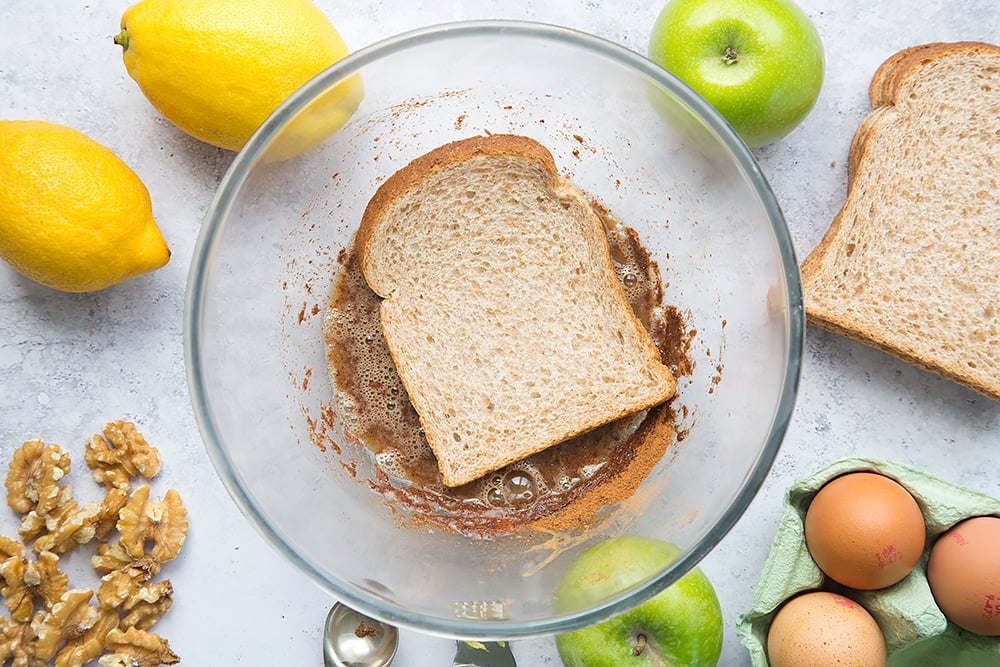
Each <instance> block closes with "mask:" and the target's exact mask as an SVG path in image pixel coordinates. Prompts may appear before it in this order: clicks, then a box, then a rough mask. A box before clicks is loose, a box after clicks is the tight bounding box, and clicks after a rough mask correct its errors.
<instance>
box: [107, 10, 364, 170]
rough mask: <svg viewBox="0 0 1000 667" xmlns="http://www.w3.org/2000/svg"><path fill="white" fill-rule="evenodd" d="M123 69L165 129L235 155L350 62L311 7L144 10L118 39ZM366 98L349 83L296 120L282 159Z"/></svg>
mask: <svg viewBox="0 0 1000 667" xmlns="http://www.w3.org/2000/svg"><path fill="white" fill-rule="evenodd" d="M114 41H115V43H116V44H119V45H120V46H121V47H122V49H123V53H122V58H123V60H124V62H125V68H126V70H128V73H129V76H131V77H132V78H133V79H134V80H135V81H136V83H137V84H138V85H139V88H140V89H141V90H142V92H143V94H144V95H145V96H146V98H147V99H148V100H149V101H150V103H152V105H153V106H154V107H156V109H157V110H158V111H159V112H160V113H161V114H163V115H164V116H165V117H166V118H167V120H169V121H170V122H171V123H173V124H174V125H176V126H177V127H179V128H180V129H181V130H183V131H184V132H186V133H188V134H190V135H191V136H193V137H195V138H197V139H200V140H201V141H204V142H207V143H209V144H212V145H213V146H218V147H220V148H225V149H228V150H232V151H237V150H239V149H240V148H242V147H243V145H244V144H245V143H246V141H247V139H249V138H250V135H251V134H253V132H254V131H255V130H256V129H257V128H258V127H259V126H260V124H261V123H262V122H263V121H264V120H265V119H266V118H267V117H268V116H269V115H270V114H271V112H273V111H274V110H275V108H277V106H278V105H279V104H280V103H281V102H283V101H284V100H285V99H286V98H287V97H288V96H289V95H291V93H293V92H294V91H295V90H296V89H297V88H299V87H300V86H301V85H302V84H304V83H305V82H306V81H308V80H309V79H311V78H312V77H313V76H315V75H316V74H318V73H319V72H321V71H322V70H324V69H326V68H327V67H328V66H330V65H332V64H333V63H335V62H336V61H338V60H340V59H341V58H343V57H344V56H346V55H347V54H348V49H347V47H346V46H345V45H344V42H343V40H342V39H341V37H340V35H339V34H338V33H337V30H336V29H335V28H334V27H333V25H332V24H331V23H330V21H329V20H328V19H327V17H326V16H325V15H324V14H323V13H322V12H321V11H320V10H319V8H317V7H316V6H315V5H314V4H312V3H311V2H309V0H141V1H140V2H138V3H136V4H134V5H132V6H131V7H129V8H128V9H127V10H125V13H124V14H123V15H122V20H121V32H120V33H119V34H118V35H117V36H116V37H115V39H114ZM361 95H362V90H361V85H360V80H359V79H357V77H356V76H355V77H353V78H349V79H346V80H345V81H343V82H341V83H340V84H339V85H338V86H336V87H335V88H333V89H331V92H330V93H328V94H326V95H324V96H323V99H322V100H321V103H318V104H315V105H313V107H312V110H311V111H310V110H309V109H307V110H306V111H307V113H304V114H300V117H299V118H297V119H295V120H296V122H297V123H298V128H297V129H296V128H293V130H292V131H291V132H290V133H289V134H288V135H286V136H285V137H284V139H285V140H286V141H287V142H288V143H289V145H288V146H285V147H283V148H282V151H283V153H285V155H282V156H281V157H287V156H289V155H291V154H294V153H297V152H300V151H302V150H305V149H306V148H309V147H311V146H312V145H314V144H316V143H318V142H319V141H320V140H322V139H323V138H324V137H326V136H327V135H329V134H330V133H331V132H332V131H333V130H336V129H337V128H338V127H340V125H342V124H343V123H344V122H345V121H346V120H347V118H348V117H349V116H350V115H351V113H353V111H354V109H355V108H356V107H357V105H358V104H359V102H360V99H361Z"/></svg>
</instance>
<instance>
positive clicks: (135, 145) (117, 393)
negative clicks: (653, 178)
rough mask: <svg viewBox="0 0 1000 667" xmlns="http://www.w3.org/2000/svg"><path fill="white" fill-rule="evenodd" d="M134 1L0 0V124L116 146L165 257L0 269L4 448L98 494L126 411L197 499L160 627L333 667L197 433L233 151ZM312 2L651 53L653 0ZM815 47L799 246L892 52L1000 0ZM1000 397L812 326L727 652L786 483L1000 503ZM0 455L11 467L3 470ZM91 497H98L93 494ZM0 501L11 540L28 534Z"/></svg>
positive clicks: (839, 16)
mask: <svg viewBox="0 0 1000 667" xmlns="http://www.w3.org/2000/svg"><path fill="white" fill-rule="evenodd" d="M127 4H128V3H127V2H124V1H122V2H114V3H112V2H89V3H85V2H70V1H69V0H37V1H35V2H30V3H29V2H21V1H18V0H8V1H7V2H4V3H3V4H2V5H0V118H5V119H29V118H32V119H34V118H37V119H44V120H49V121H54V122H60V123H64V124H68V125H71V126H73V127H76V128H77V129H79V130H82V131H83V132H85V133H87V134H88V135H90V136H91V137H93V138H94V139H96V140H98V141H100V142H102V143H104V144H105V145H107V146H109V147H110V148H112V149H113V150H114V151H115V152H116V153H117V154H118V155H119V156H120V157H122V158H123V159H124V160H125V161H126V162H127V163H128V164H129V165H130V166H132V168H133V169H134V170H135V171H136V172H137V173H138V174H139V176H140V177H141V178H142V179H143V181H144V182H145V183H146V185H147V187H148V188H149V190H150V192H151V195H152V198H153V203H154V209H155V214H156V216H157V219H158V221H159V223H160V226H161V228H162V229H163V231H164V235H165V236H166V238H167V241H168V243H169V244H170V246H171V249H172V251H173V257H172V259H171V261H170V263H169V264H168V265H167V266H166V267H165V268H163V269H161V270H159V271H157V272H155V273H153V274H150V275H148V276H145V277H141V278H139V279H136V280H133V281H130V282H128V283H125V284H123V285H119V286H116V287H113V288H111V289H108V290H106V291H103V292H99V293H95V294H89V295H68V294H61V293H57V292H53V291H50V290H48V289H46V288H44V287H41V286H38V285H36V284H34V283H32V282H30V281H28V280H26V279H24V278H22V277H21V276H19V275H18V274H16V273H15V272H14V271H13V270H11V269H10V268H9V267H7V266H6V265H3V264H0V454H2V456H0V458H2V459H3V460H4V462H6V461H7V460H8V458H9V454H10V452H11V451H12V449H13V448H15V447H17V446H18V445H20V443H21V442H22V441H24V440H25V439H28V438H34V437H38V438H43V439H45V440H47V441H50V442H57V443H59V444H62V445H63V446H65V447H67V448H68V449H69V450H70V452H71V453H72V454H73V456H74V461H75V463H76V464H77V466H76V467H77V472H76V474H75V476H74V480H75V481H74V484H75V485H76V486H78V488H79V489H80V490H81V491H80V493H81V494H83V493H85V492H86V491H85V490H86V488H87V486H86V482H87V481H88V479H87V477H86V475H85V474H82V473H81V472H80V468H83V463H82V451H83V448H82V446H83V443H84V441H85V440H86V438H87V437H89V435H90V434H92V433H96V432H98V431H99V429H100V428H101V426H102V425H103V424H104V423H105V422H107V421H110V420H114V419H119V418H125V419H130V420H133V421H135V422H136V423H137V424H138V425H139V427H140V430H142V431H143V432H144V433H145V434H146V436H147V437H148V438H149V439H150V441H151V442H152V443H153V444H154V445H156V446H158V447H159V448H160V450H161V453H162V456H163V459H164V468H163V472H162V473H161V477H162V479H161V480H159V481H158V482H157V483H156V484H157V485H162V486H157V485H154V490H156V489H160V490H161V492H162V490H163V489H165V488H167V487H168V486H174V487H177V488H178V489H180V490H181V491H182V495H183V497H184V501H185V504H186V506H187V507H188V509H189V512H190V518H191V522H192V528H191V532H190V535H189V538H188V542H187V544H186V545H185V549H184V551H183V552H182V554H181V558H179V559H178V560H177V561H176V562H174V563H171V564H169V565H168V566H167V568H166V569H165V571H164V574H165V575H167V576H169V577H170V579H171V580H172V581H173V583H174V586H175V591H176V592H175V603H174V607H173V609H172V610H171V611H170V612H169V613H168V614H167V616H166V617H165V618H164V620H163V621H161V623H160V624H159V625H158V626H157V629H158V631H159V632H160V633H162V634H163V635H164V636H166V637H167V638H168V639H169V640H170V642H171V646H172V647H173V648H174V649H175V650H176V652H177V653H178V654H179V655H180V656H181V658H182V660H183V664H188V665H210V664H214V665H237V664H246V665H320V664H321V663H322V659H321V651H320V627H321V624H322V622H323V619H324V617H325V615H326V611H327V609H328V607H329V606H330V604H331V602H332V599H331V597H330V596H329V595H328V594H327V593H325V592H324V591H322V590H320V589H319V588H318V587H317V586H316V585H315V584H314V583H313V582H312V581H311V580H309V579H307V578H306V577H305V576H304V575H302V574H300V573H299V572H298V570H296V569H295V568H294V567H293V566H292V565H290V564H288V563H287V562H285V561H284V560H283V559H282V557H281V556H279V555H278V553H277V552H276V551H275V550H274V549H273V548H272V547H271V546H270V545H269V544H267V543H266V542H265V541H264V539H263V538H261V537H260V536H259V535H258V534H257V533H256V532H255V531H254V529H253V528H251V527H250V525H249V523H248V522H246V521H245V520H244V519H243V517H242V515H241V514H240V513H239V511H238V510H237V508H236V505H235V504H234V503H233V502H232V501H231V500H230V498H229V497H228V495H227V494H226V492H225V490H224V488H223V486H222V484H221V483H220V482H219V479H218V477H217V476H216V474H215V471H214V469H213V468H212V466H211V464H210V463H209V460H208V457H207V455H206V453H205V450H204V447H203V446H202V442H201V438H200V434H199V432H198V429H197V426H196V424H195V420H194V416H193V413H192V409H191V405H190V401H189V397H188V391H187V384H186V379H185V376H184V358H183V354H184V352H183V339H182V307H183V298H184V290H185V282H186V278H187V270H188V264H189V261H190V258H191V254H192V251H193V246H194V243H195V238H196V236H197V234H198V230H199V228H200V226H201V222H202V219H203V217H204V215H205V212H206V209H207V208H208V205H209V202H210V201H211V199H212V196H213V193H214V190H215V187H216V185H217V184H218V182H219V179H220V178H221V177H222V175H223V173H224V172H225V170H226V168H227V167H228V165H229V164H230V162H231V160H232V158H233V154H231V153H227V152H225V151H222V150H218V149H215V148H212V147H209V146H207V145H204V144H200V143H198V142H197V141H195V140H193V139H190V138H189V137H187V136H186V135H183V134H182V133H180V132H179V131H178V130H176V129H175V128H173V127H172V126H171V125H170V124H169V123H167V122H166V121H164V120H163V119H162V118H160V117H159V115H158V114H157V113H156V111H155V110H154V109H153V108H152V107H151V106H150V105H149V104H148V102H147V101H146V100H145V98H144V97H143V96H142V94H141V93H140V92H139V90H138V88H137V87H136V85H135V84H134V83H133V81H132V80H131V79H130V78H129V77H128V75H127V74H126V72H125V68H124V66H123V65H122V62H121V55H120V49H119V48H118V47H116V46H114V45H113V44H112V42H111V38H112V36H113V35H114V34H115V33H116V32H117V31H118V23H119V18H120V15H121V13H122V11H123V10H124V9H125V8H126V6H127ZM317 4H318V5H319V6H320V7H322V9H323V10H324V11H326V12H327V14H328V16H329V17H330V18H331V20H332V21H333V22H334V24H335V25H336V26H337V27H338V29H339V30H340V32H341V34H342V36H343V37H344V39H345V41H346V42H347V43H348V45H349V46H350V47H351V48H352V49H357V48H359V47H362V46H364V45H367V44H369V43H372V42H374V41H377V40H379V39H382V38H384V37H387V36H390V35H392V34H396V33H399V32H402V31H405V30H408V29H411V28H417V27H421V26H425V25H430V24H434V23H440V22H445V21H448V20H454V19H470V18H520V19H530V20H536V21H544V22H549V23H556V24H561V25H565V26H570V27H573V28H577V29H581V30H584V31H587V32H591V33H596V34H598V35H601V36H603V37H606V38H608V39H611V40H614V41H617V42H620V43H623V44H624V45H626V46H628V47H630V48H633V49H635V50H637V51H640V52H645V47H646V42H647V39H648V35H649V30H650V28H651V26H652V24H653V21H654V19H655V18H656V15H657V13H658V12H659V10H660V8H661V7H662V2H630V1H628V0H621V1H620V2H604V3H601V2H593V1H588V2H582V1H572V0H549V2H535V1H534V0H503V1H500V0H452V1H451V2H423V1H421V0H417V1H416V2H391V1H389V2H374V1H372V2H367V1H364V0H360V1H355V2H350V3H347V2H337V1H336V0H317ZM801 4H802V6H803V8H804V9H805V10H806V11H807V13H808V14H809V16H810V17H811V18H812V19H813V21H814V22H815V24H816V27H817V28H818V30H819V32H820V35H821V36H822V38H823V40H824V46H825V49H826V56H827V75H826V81H825V84H824V87H823V90H822V93H821V95H820V99H819V102H818V104H817V105H816V107H815V109H814V110H813V112H812V113H811V114H810V116H809V117H808V118H807V119H806V121H805V122H804V123H803V124H802V125H801V126H800V127H799V128H798V129H797V130H795V131H794V132H793V133H792V134H790V135H789V136H788V137H786V138H785V139H783V140H781V141H780V142H778V143H776V144H773V145H771V146H768V147H765V148H763V149H759V150H758V151H756V155H757V157H758V158H759V160H760V163H761V166H762V169H763V171H764V173H765V175H766V176H767V177H768V178H769V179H770V181H771V184H772V186H773V187H774V190H775V192H776V193H777V196H778V199H779V201H780V202H781V204H782V206H783V208H784V211H785V214H786V216H787V219H788V224H789V226H790V227H791V231H792V236H793V239H794V241H795V244H796V247H797V251H798V253H799V255H800V257H803V256H804V255H805V253H806V252H808V251H809V250H810V249H811V248H812V247H813V246H814V245H815V244H816V243H817V242H818V241H819V239H820V236H821V235H822V233H823V231H824V230H825V229H826V227H827V225H828V223H829V221H830V219H831V218H832V216H833V215H834V214H835V212H836V210H837V209H838V208H839V206H840V204H841V203H842V201H843V198H844V195H845V179H846V161H847V160H846V158H847V149H848V145H849V142H850V139H851V135H852V133H853V131H854V128H855V126H856V125H857V123H858V121H859V120H860V119H861V118H862V117H863V115H864V114H865V113H866V112H867V110H868V99H867V85H868V81H869V79H870V77H871V75H872V73H873V72H874V71H875V68H876V67H877V66H878V65H879V64H880V63H881V62H882V60H883V59H885V58H886V57H887V56H889V55H891V54H892V53H894V52H895V51H897V50H899V49H901V48H904V47H907V46H911V45H914V44H919V43H923V42H930V41H952V40H986V41H990V40H996V39H997V36H998V35H1000V7H998V6H997V3H996V0H928V1H926V2H920V3H913V2H910V1H909V0H836V1H833V0H802V1H801ZM998 447H1000V403H997V402H994V401H990V400H988V399H985V398H983V397H981V396H978V395H976V394H974V393H972V392H970V391H969V390H966V389H964V388H962V387H960V386H958V385H955V384H953V383H951V382H948V381H945V380H943V379H940V378H938V377H936V376H934V375H931V374H928V373H926V372H923V371H921V370H918V369H916V368H914V367H912V366H908V365H906V364H904V363H902V362H900V361H897V360H896V359H894V358H891V357H889V356H887V355H885V354H883V353H881V352H878V351H875V350H872V349H869V348H866V347H863V346H861V345H858V344H856V343H853V342H850V341H848V340H846V339H843V338H840V337H838V336H834V335H830V334H827V333H823V332H820V331H817V330H813V329H810V330H809V331H808V334H807V344H806V349H805V362H804V369H803V373H802V381H801V385H800V394H799V398H798V403H797V407H796V412H795V415H794V418H793V420H792V424H791V428H790V430H789V432H788V435H787V437H786V439H785V442H784V445H783V447H782V449H781V452H780V453H779V455H778V458H777V460H776V462H775V464H774V466H773V469H772V471H771V474H770V476H769V478H768V480H767V482H766V484H765V486H764V488H763V489H762V490H761V492H760V493H759V495H758V496H757V498H756V499H755V501H754V502H753V503H752V505H751V506H750V508H749V510H748V511H747V513H746V514H745V515H744V517H743V518H742V520H741V521H740V522H739V523H738V524H737V525H736V527H735V528H734V529H733V530H732V532H731V533H730V534H729V535H728V536H727V537H726V538H725V539H724V540H723V541H722V543H721V544H720V545H719V546H718V547H717V548H716V549H715V550H714V551H713V552H712V553H711V554H710V555H709V556H708V557H707V558H706V559H705V560H704V561H703V563H702V565H703V569H704V570H705V572H706V573H707V574H708V575H709V577H710V578H711V579H712V581H713V582H714V584H715V586H716V589H717V591H718V593H719V597H720V599H721V602H722V607H723V611H724V614H725V617H726V623H727V625H726V644H725V649H724V653H723V657H722V660H721V662H720V664H722V665H747V664H749V658H748V656H747V653H746V651H745V650H744V649H743V647H742V646H741V645H740V643H739V640H738V638H737V637H736V633H735V621H736V617H737V615H738V614H739V613H740V612H742V611H744V610H745V609H747V608H748V607H749V605H750V600H751V597H752V595H753V590H754V587H755V585H756V582H757V579H758V577H759V574H760V570H761V567H762V564H763V562H764V560H765V558H766V556H767V552H768V549H769V546H770V543H771V540H772V538H773V536H774V533H775V530H776V527H777V521H778V518H779V517H780V514H781V511H782V495H783V493H784V490H785V489H786V488H787V487H788V485H789V484H791V483H792V481H793V480H795V479H797V478H799V477H803V476H806V475H809V474H811V473H812V472H813V471H815V470H816V469H818V468H820V467H822V466H824V465H825V464H827V463H828V462H830V461H833V460H835V459H838V458H841V457H843V456H848V455H863V456H870V457H875V458H880V459H892V460H895V461H898V462H901V463H905V464H908V465H911V466H914V467H918V468H921V469H925V470H928V471H931V472H933V473H935V474H937V475H939V476H940V477H943V478H944V479H946V480H948V481H951V482H955V483H960V484H964V485H966V486H969V487H971V488H973V489H976V490H978V491H981V492H985V493H988V494H990V495H993V496H1000V475H998V474H997V463H998V460H1000V455H998ZM5 473H6V469H5V468H4V474H5ZM95 493H96V492H95ZM15 527H16V526H15V522H14V517H13V514H12V513H11V512H9V511H7V510H6V509H3V510H2V511H0V533H3V534H11V533H13V532H14V530H15ZM513 648H514V653H515V656H516V658H517V660H518V663H519V664H520V665H524V666H525V667H532V666H534V665H556V666H557V665H559V664H560V663H559V660H558V657H556V653H555V649H554V644H553V643H552V640H551V639H548V638H542V639H534V640H524V641H519V642H515V643H514V647H513ZM453 654H454V648H453V644H452V643H451V642H449V641H445V640H443V639H438V638H432V637H425V636H422V635H419V634H417V633H414V632H410V631H403V632H402V636H401V645H400V650H399V653H398V656H397V662H396V663H395V664H398V665H400V666H401V667H408V666H413V665H443V664H450V663H451V657H452V656H453Z"/></svg>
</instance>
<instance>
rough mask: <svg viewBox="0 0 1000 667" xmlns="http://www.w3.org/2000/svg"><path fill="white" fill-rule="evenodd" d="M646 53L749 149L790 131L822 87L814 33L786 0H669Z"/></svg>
mask: <svg viewBox="0 0 1000 667" xmlns="http://www.w3.org/2000/svg"><path fill="white" fill-rule="evenodd" d="M649 57H650V59H652V60H653V61H654V62H656V63H657V64H659V65H660V66H662V67H663V68H664V69H666V70H667V71H669V72H671V73H673V74H674V75H675V76H676V77H677V78H679V79H680V80H681V81H683V82H684V83H686V84H687V85H688V86H690V87H691V88H692V89H693V90H694V91H695V92H696V93H698V94H699V95H701V96H702V97H703V98H704V99H705V100H706V101H707V102H708V103H709V104H711V105H712V106H713V107H715V109H716V111H718V112H719V113H720V114H721V115H722V116H723V117H724V118H725V119H726V120H727V121H728V122H729V124H730V125H731V126H732V127H733V129H734V130H735V131H736V133H737V134H739V135H740V137H741V138H742V139H743V141H744V142H746V144H747V145H748V146H751V147H756V146H763V145H764V144H768V143H771V142H772V141H776V140H778V139H780V138H781V137H783V136H785V135H786V134H788V133H789V132H791V131H792V129H794V128H795V127H796V126H797V125H798V124H799V123H800V122H802V119H803V118H805V117H806V114H808V113H809V111H810V110H811V109H812V108H813V105H814V104H815V103H816V98H817V97H818V96H819V91H820V88H821V87H822V85H823V44H822V42H821V40H820V37H819V33H817V32H816V27H815V26H814V25H813V24H812V21H810V20H809V17H808V16H806V15H805V13H804V12H803V11H802V10H801V9H800V8H799V7H798V6H797V5H796V4H795V3H793V2H792V1H791V0H671V1H670V2H668V3H667V5H666V6H665V7H664V8H663V10H662V11H661V12H660V14H659V16H658V18H657V19H656V23H655V24H654V25H653V31H652V34H651V36H650V41H649Z"/></svg>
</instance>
